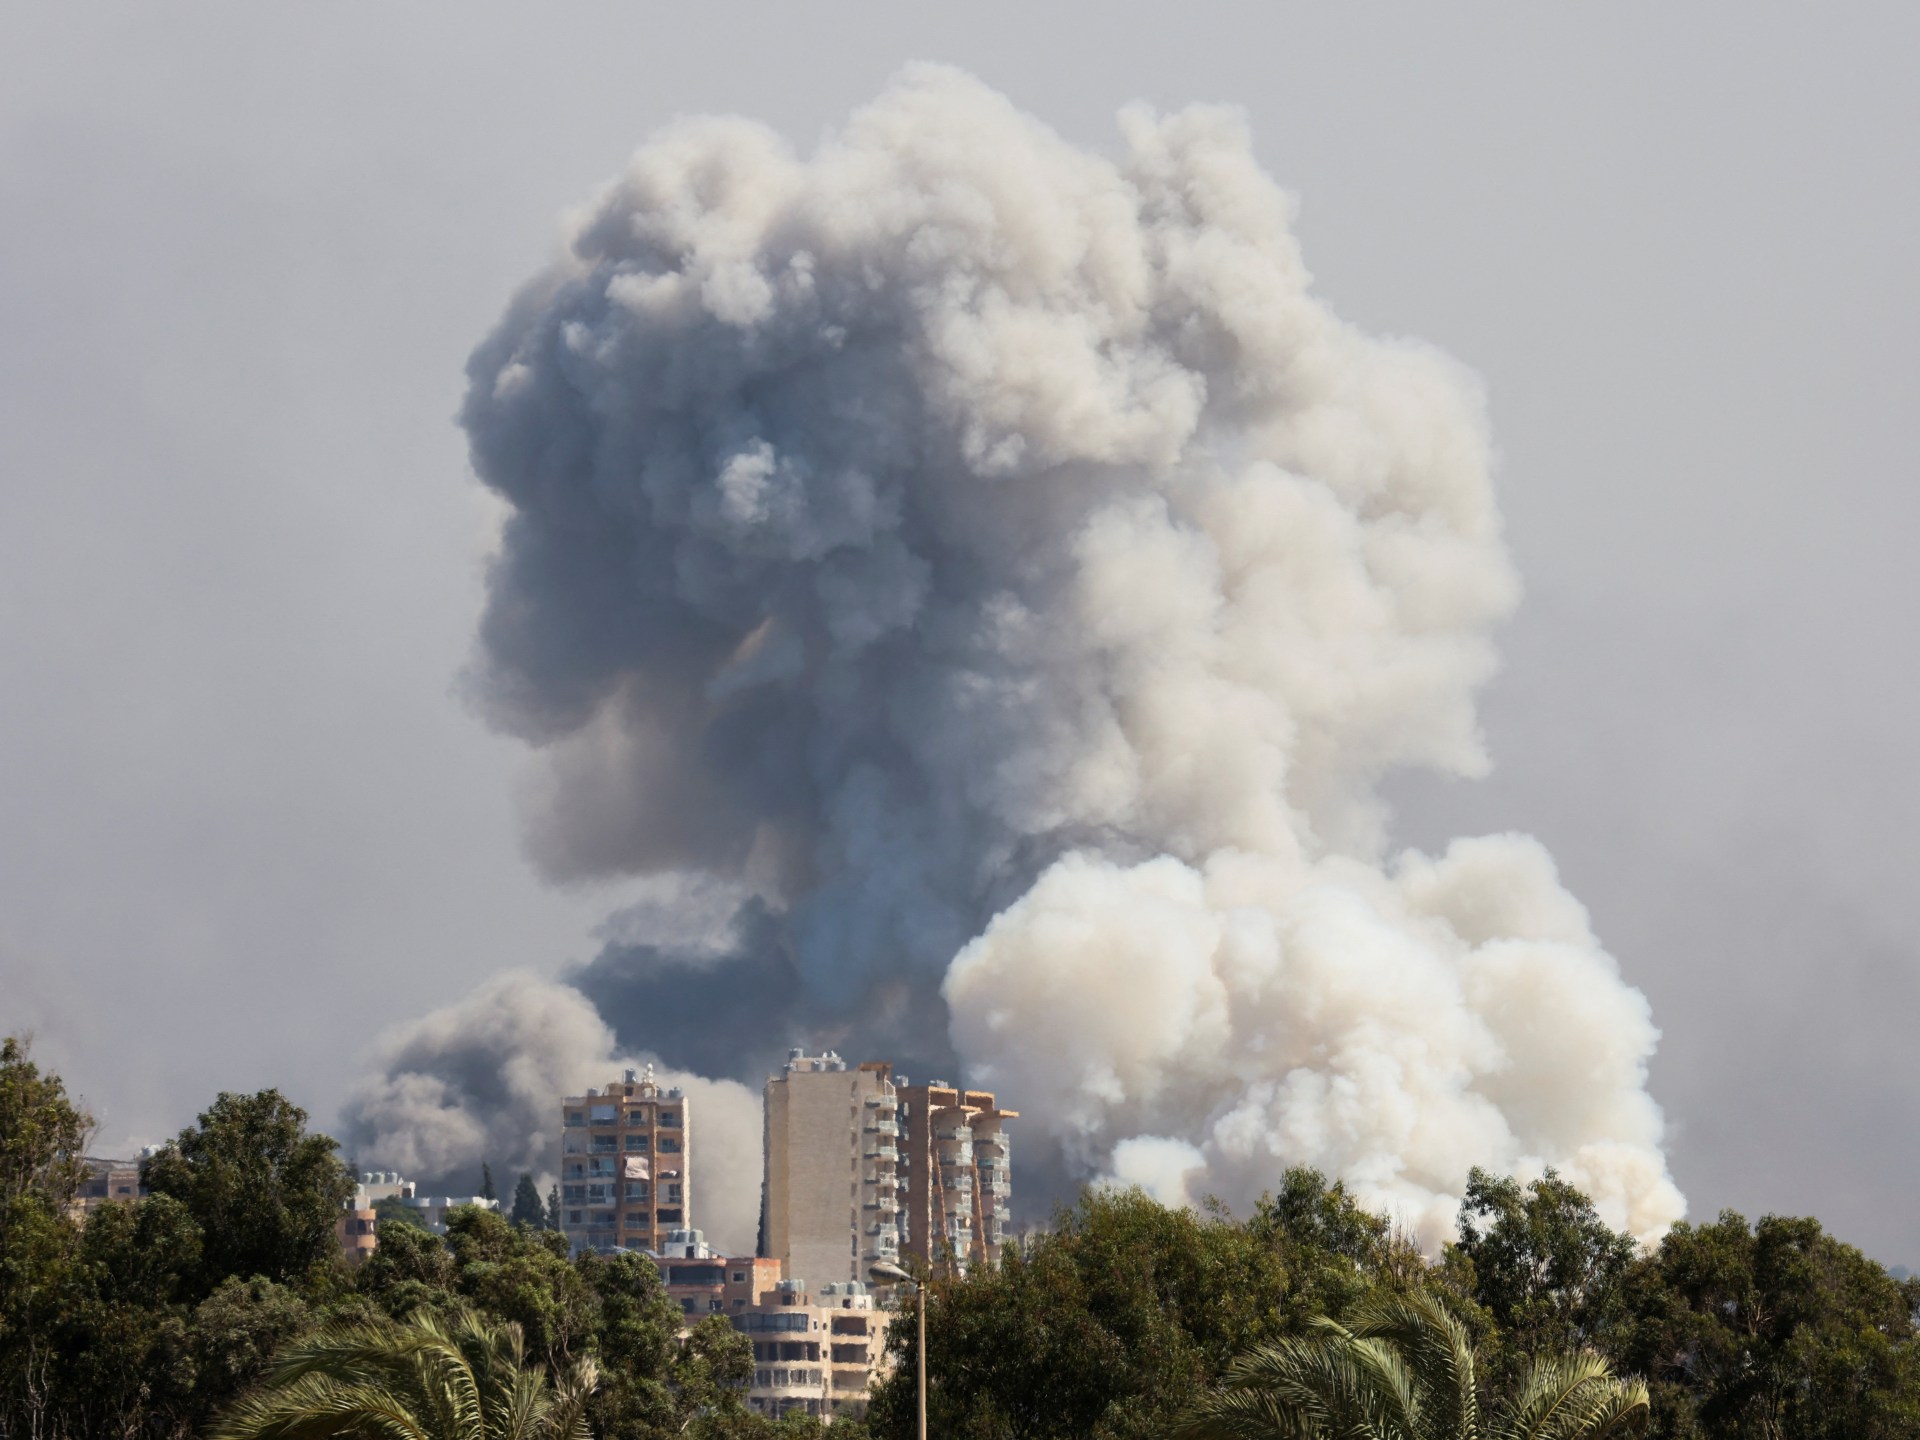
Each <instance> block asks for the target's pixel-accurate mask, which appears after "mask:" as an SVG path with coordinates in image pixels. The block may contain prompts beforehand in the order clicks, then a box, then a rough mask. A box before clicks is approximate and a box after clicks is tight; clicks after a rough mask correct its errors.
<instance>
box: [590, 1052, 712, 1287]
mask: <svg viewBox="0 0 1920 1440" xmlns="http://www.w3.org/2000/svg"><path fill="white" fill-rule="evenodd" d="M687 1110H688V1106H687V1097H686V1096H685V1095H684V1094H682V1093H681V1091H680V1090H679V1089H678V1088H675V1089H671V1090H662V1089H661V1088H660V1087H659V1086H658V1085H656V1084H655V1083H654V1081H653V1067H652V1066H648V1067H647V1073H646V1074H645V1075H644V1076H643V1075H639V1074H637V1073H635V1072H634V1071H632V1070H629V1071H627V1073H626V1075H625V1077H624V1078H623V1079H621V1080H620V1081H618V1082H616V1083H615V1084H612V1085H609V1086H607V1088H606V1089H605V1090H604V1091H601V1090H589V1091H587V1093H586V1094H584V1095H569V1096H568V1097H567V1098H566V1100H565V1101H563V1102H562V1104H561V1117H562V1118H561V1131H560V1133H561V1136H562V1139H561V1142H560V1228H561V1229H562V1230H563V1231H564V1232H565V1233H566V1236H567V1239H568V1240H569V1241H570V1242H571V1243H572V1245H573V1248H574V1249H576V1250H613V1249H625V1250H648V1251H651V1252H653V1253H654V1254H656V1255H657V1254H659V1253H661V1249H662V1247H663V1246H664V1245H665V1244H666V1242H667V1235H668V1232H670V1231H673V1230H682V1229H685V1228H686V1227H687V1224H688V1221H687V1216H688V1214H689V1206H690V1204H691V1201H692V1196H693V1189H692V1185H691V1183H690V1178H689V1173H688V1164H689V1161H690V1159H691V1153H690V1152H691V1150H692V1142H691V1135H692V1124H691V1120H690V1117H689V1116H688V1113H687Z"/></svg>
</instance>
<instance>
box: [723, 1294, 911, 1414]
mask: <svg viewBox="0 0 1920 1440" xmlns="http://www.w3.org/2000/svg"><path fill="white" fill-rule="evenodd" d="M890 1318H891V1317H890V1316H889V1314H888V1312H886V1311H885V1310H882V1309H880V1308H878V1307H877V1306H876V1305H875V1304H874V1302H873V1296H872V1295H871V1294H870V1293H868V1290H867V1287H866V1286H865V1285H862V1284H859V1283H858V1282H853V1281H849V1282H845V1283H834V1284H827V1285H821V1286H817V1287H813V1288H809V1287H808V1285H807V1283H806V1282H805V1281H804V1280H783V1281H781V1282H780V1283H779V1284H778V1285H777V1286H776V1287H775V1290H774V1293H773V1294H772V1295H771V1296H769V1297H768V1298H767V1300H766V1301H765V1302H764V1303H761V1304H758V1305H754V1306H751V1307H749V1308H747V1309H746V1310H745V1311H744V1312H741V1313H738V1314H735V1315H734V1316H733V1325H734V1328H735V1329H736V1330H739V1331H740V1332H741V1333H742V1334H744V1335H745V1336H746V1337H747V1338H748V1339H749V1340H750V1341H751V1342H752V1343H753V1381H752V1383H751V1384H750V1385H749V1386H748V1388H747V1405H748V1408H749V1409H751V1410H753V1411H754V1412H755V1413H756V1414H761V1415H771V1416H776V1417H777V1416H781V1415H785V1414H788V1413H790V1412H791V1411H794V1410H803V1411H805V1412H806V1413H807V1414H809V1415H813V1416H817V1417H818V1418H820V1419H822V1420H831V1419H833V1418H834V1417H836V1416H840V1415H847V1416H853V1415H862V1414H865V1413H866V1408H867V1397H868V1394H869V1393H870V1392H871V1390H872V1388H873V1383H874V1381H875V1380H876V1379H878V1378H879V1376H880V1375H881V1374H882V1373H883V1371H884V1367H885V1363H886V1349H887V1323H888V1320H889V1319H890Z"/></svg>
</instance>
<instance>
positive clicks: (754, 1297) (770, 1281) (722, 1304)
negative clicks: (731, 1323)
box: [653, 1230, 780, 1326]
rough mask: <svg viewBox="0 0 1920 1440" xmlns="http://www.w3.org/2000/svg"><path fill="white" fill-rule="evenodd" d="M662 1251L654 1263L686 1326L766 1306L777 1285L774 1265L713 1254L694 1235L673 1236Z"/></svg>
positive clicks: (754, 1258)
mask: <svg viewBox="0 0 1920 1440" xmlns="http://www.w3.org/2000/svg"><path fill="white" fill-rule="evenodd" d="M660 1248H661V1253H660V1254H659V1255H657V1256H655V1257H654V1262H653V1263H654V1264H655V1265H656V1266H658V1267H659V1270H660V1278H661V1279H662V1280H663V1281H665V1282H666V1286H667V1294H668V1296H669V1297H671V1299H672V1300H673V1303H674V1304H676V1305H678V1306H679V1307H680V1313H681V1314H682V1315H684V1316H685V1317H686V1323H687V1324H688V1325H689V1326H692V1325H697V1324H698V1323H699V1322H700V1321H702V1320H704V1319H706V1318H707V1316H709V1315H738V1314H742V1313H744V1312H745V1311H747V1310H749V1309H751V1308H753V1307H754V1306H756V1305H761V1304H765V1303H766V1302H767V1301H768V1299H769V1298H770V1297H771V1296H772V1295H773V1293H774V1290H775V1289H776V1287H778V1285H779V1283H780V1262H779V1261H778V1260H772V1259H768V1258H766V1257H764V1256H753V1255H749V1256H745V1257H740V1258H732V1257H729V1256H725V1255H716V1254H714V1253H713V1251H712V1250H711V1249H710V1248H708V1246H707V1243H706V1238H705V1237H704V1236H703V1235H702V1234H701V1233H700V1232H699V1231H698V1230H675V1231H672V1232H671V1233H669V1235H668V1236H667V1239H666V1242H665V1243H664V1244H663V1245H662V1246H661V1247H660Z"/></svg>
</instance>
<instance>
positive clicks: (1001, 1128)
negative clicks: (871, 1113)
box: [894, 1075, 1020, 1272]
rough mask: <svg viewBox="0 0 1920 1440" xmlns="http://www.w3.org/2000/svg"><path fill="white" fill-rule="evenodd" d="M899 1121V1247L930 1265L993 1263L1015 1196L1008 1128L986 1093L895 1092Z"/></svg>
mask: <svg viewBox="0 0 1920 1440" xmlns="http://www.w3.org/2000/svg"><path fill="white" fill-rule="evenodd" d="M894 1091H895V1096H896V1099H897V1102H898V1108H899V1115H900V1132H901V1138H900V1149H901V1161H900V1172H901V1173H900V1194H901V1195H902V1196H903V1197H905V1201H904V1203H903V1205H902V1208H901V1221H902V1226H901V1238H900V1243H901V1248H902V1250H903V1251H904V1252H905V1253H907V1254H908V1255H911V1256H914V1257H917V1258H918V1259H919V1260H921V1261H923V1262H927V1263H930V1264H931V1263H934V1262H938V1263H942V1264H951V1265H952V1266H953V1267H954V1268H955V1269H957V1270H959V1271H961V1272H964V1271H965V1270H966V1268H967V1266H968V1265H970V1264H978V1263H986V1264H992V1263H994V1262H995V1261H997V1260H998V1259H999V1258H1000V1250H1001V1247H1002V1245H1003V1244H1004V1243H1005V1240H1006V1234H1007V1223H1008V1208H1009V1206H1010V1204H1011V1201H1012V1196H1013V1171H1012V1156H1011V1152H1010V1151H1009V1149H1008V1145H1007V1131H1006V1122H1007V1121H1009V1120H1013V1119H1017V1118H1018V1117H1019V1114H1020V1112H1019V1111H1018V1110H1005V1109H1002V1108H1000V1107H999V1106H998V1105H997V1104H996V1103H995V1102H994V1098H993V1094H992V1092H991V1091H987V1090H963V1089H961V1088H960V1087H958V1086H955V1085H949V1084H947V1083H946V1082H945V1081H944V1080H935V1081H932V1082H930V1083H928V1084H925V1085H910V1084H908V1083H907V1079H906V1077H905V1076H904V1075H903V1076H901V1077H900V1078H899V1080H898V1082H897V1083H896V1084H895V1086H894Z"/></svg>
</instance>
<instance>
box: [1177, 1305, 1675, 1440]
mask: <svg viewBox="0 0 1920 1440" xmlns="http://www.w3.org/2000/svg"><path fill="white" fill-rule="evenodd" d="M1647 1415H1648V1405H1647V1387H1646V1386H1645V1385H1644V1384H1642V1383H1641V1382H1640V1381H1638V1380H1621V1379H1618V1378H1617V1377H1615V1376H1614V1375H1613V1373H1612V1372H1611V1371H1610V1370H1609V1369H1608V1366H1607V1362H1606V1361H1604V1360H1602V1359H1601V1358H1600V1357H1599V1356H1597V1355H1594V1354H1591V1353H1582V1354H1579V1355H1571V1356H1555V1357H1550V1358H1546V1359H1537V1360H1535V1361H1534V1362H1533V1364H1532V1365H1531V1366H1530V1367H1529V1368H1528V1370H1527V1372H1526V1375H1525V1376H1524V1378H1523V1379H1522V1382H1521V1385H1520V1389H1519V1393H1518V1395H1517V1396H1516V1397H1515V1398H1513V1399H1511V1400H1509V1401H1507V1402H1505V1403H1503V1404H1501V1405H1500V1406H1499V1407H1498V1408H1497V1409H1496V1411H1495V1413H1494V1414H1493V1415H1492V1416H1491V1417H1490V1418H1491V1423H1490V1424H1486V1425H1483V1424H1482V1420H1481V1414H1480V1396H1479V1390H1478V1387H1477V1385H1476V1382H1475V1379H1474V1353H1473V1342H1472V1340H1471V1339H1470V1338H1469V1337H1468V1335H1467V1331H1466V1327H1465V1326H1463V1325H1462V1324H1461V1323H1460V1322H1459V1321H1458V1320H1457V1319H1455V1318H1454V1317H1453V1315H1452V1314H1450V1313H1449V1312H1448V1311H1447V1310H1446V1309H1445V1307H1443V1306H1442V1305H1441V1304H1440V1303H1439V1301H1437V1300H1435V1299H1434V1298H1433V1297H1432V1296H1430V1295H1424V1294H1411V1295H1398V1296H1392V1297H1388V1298H1383V1299H1379V1300H1374V1301H1372V1302H1370V1303H1368V1304H1365V1305H1363V1306H1361V1307H1360V1309H1359V1310H1358V1311H1357V1312H1356V1314H1355V1316H1354V1318H1353V1319H1352V1320H1351V1321H1350V1322H1349V1323H1348V1324H1345V1325H1341V1324H1337V1323H1335V1322H1334V1321H1332V1320H1327V1319H1322V1320H1319V1321H1316V1322H1315V1331H1314V1333H1313V1334H1311V1335H1306V1336H1301V1337H1299V1338H1296V1339H1289V1340H1282V1341H1280V1342H1279V1343H1277V1344H1273V1345H1264V1346H1261V1347H1260V1348H1259V1349H1257V1350H1253V1351H1250V1352H1249V1353H1248V1354H1246V1355H1243V1356H1241V1357H1240V1358H1239V1359H1238V1360H1236V1361H1234V1363H1233V1365H1232V1366H1231V1367H1230V1368H1229V1369H1228V1371H1227V1374H1226V1378H1225V1379H1224V1380H1223V1381H1222V1382H1221V1384H1220V1385H1219V1386H1218V1387H1216V1388H1215V1389H1213V1390H1211V1391H1209V1392H1208V1393H1207V1394H1206V1395H1204V1396H1203V1397H1201V1399H1200V1400H1199V1401H1198V1402H1197V1403H1196V1404H1195V1405H1194V1406H1193V1408H1192V1409H1191V1410H1190V1411H1189V1412H1188V1414H1187V1418H1186V1420H1185V1423H1184V1424H1183V1425H1182V1427H1181V1434H1182V1436H1183V1437H1184V1440H1602V1437H1605V1436H1613V1435H1619V1434H1621V1433H1623V1432H1624V1431H1626V1430H1629V1429H1637V1428H1638V1427H1639V1426H1640V1425H1641V1424H1643V1423H1644V1422H1645V1421H1646V1419H1647Z"/></svg>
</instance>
